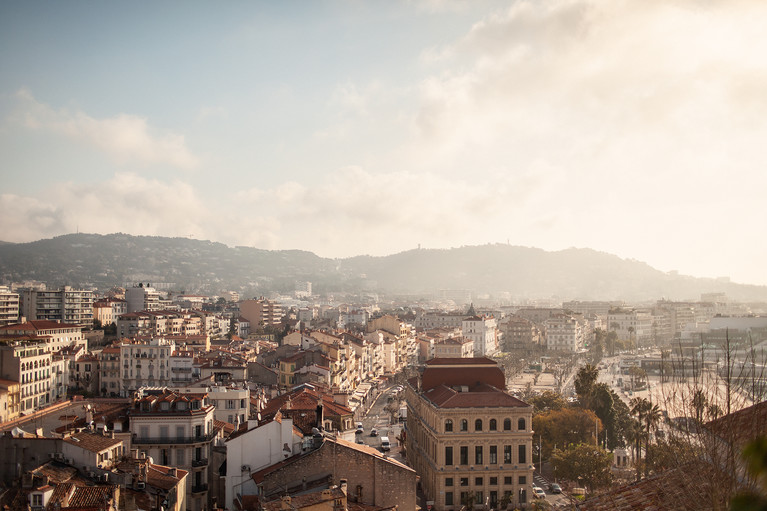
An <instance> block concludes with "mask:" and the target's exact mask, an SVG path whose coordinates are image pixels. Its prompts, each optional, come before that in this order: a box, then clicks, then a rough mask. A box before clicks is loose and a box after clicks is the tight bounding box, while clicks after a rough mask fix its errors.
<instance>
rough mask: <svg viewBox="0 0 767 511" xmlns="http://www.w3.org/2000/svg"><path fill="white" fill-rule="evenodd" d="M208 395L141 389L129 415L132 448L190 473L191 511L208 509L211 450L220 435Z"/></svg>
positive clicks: (188, 503) (188, 497)
mask: <svg viewBox="0 0 767 511" xmlns="http://www.w3.org/2000/svg"><path fill="white" fill-rule="evenodd" d="M214 420H215V417H214V406H213V405H212V404H211V403H210V401H209V399H208V394H207V393H205V392H201V393H187V394H181V393H178V392H172V391H169V390H167V389H142V390H141V392H139V394H138V398H137V399H136V401H135V403H134V405H133V408H132V409H131V411H130V428H131V434H132V441H131V446H132V448H134V449H139V450H141V451H143V452H145V453H146V454H147V455H148V456H150V457H151V458H152V459H153V460H154V461H156V462H158V463H160V464H163V465H170V466H174V467H177V468H179V469H182V470H184V471H187V472H189V479H188V484H187V488H186V491H187V493H186V502H187V509H188V510H189V511H203V510H204V509H208V506H209V502H208V485H209V477H208V473H209V470H208V465H209V460H210V456H211V447H212V446H213V445H214V441H215V439H216V437H218V436H220V434H221V432H220V430H219V429H217V428H216V427H215V423H214Z"/></svg>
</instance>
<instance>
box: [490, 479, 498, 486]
mask: <svg viewBox="0 0 767 511" xmlns="http://www.w3.org/2000/svg"><path fill="white" fill-rule="evenodd" d="M490 486H498V478H497V477H491V478H490Z"/></svg>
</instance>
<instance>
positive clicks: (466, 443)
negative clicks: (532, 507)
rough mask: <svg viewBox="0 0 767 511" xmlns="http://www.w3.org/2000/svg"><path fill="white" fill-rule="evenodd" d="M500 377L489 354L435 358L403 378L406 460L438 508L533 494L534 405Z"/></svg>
mask: <svg viewBox="0 0 767 511" xmlns="http://www.w3.org/2000/svg"><path fill="white" fill-rule="evenodd" d="M505 383H506V377H505V375H504V373H503V370H502V369H501V368H500V367H498V365H497V363H496V362H494V361H492V360H490V359H487V358H447V359H433V360H430V361H428V362H426V368H425V370H424V371H423V373H422V374H421V375H420V376H418V377H415V378H412V379H411V380H409V381H408V385H406V387H405V398H406V400H407V407H408V414H407V430H408V435H407V439H406V446H407V453H408V460H409V461H410V463H411V464H412V467H413V468H414V469H415V471H416V473H417V474H418V475H419V476H420V480H421V486H422V488H423V491H424V493H425V494H426V498H427V500H430V501H433V502H434V508H435V509H436V510H438V511H442V510H458V509H461V508H462V506H464V505H468V504H474V505H478V506H482V505H484V504H485V502H487V503H488V505H489V507H490V508H493V509H498V508H499V504H500V502H501V500H502V499H504V497H505V498H506V500H508V502H509V504H510V507H512V508H513V507H522V506H523V505H524V504H525V503H527V502H528V501H529V500H530V499H531V497H532V495H531V486H532V483H533V479H532V477H533V460H532V438H533V430H532V416H533V407H532V406H530V405H528V404H527V403H525V402H523V401H520V400H519V399H517V398H515V397H514V396H512V395H510V394H508V393H507V392H506V390H505V389H506V386H505ZM472 496H473V499H474V500H473V501H471V502H469V499H470V498H472Z"/></svg>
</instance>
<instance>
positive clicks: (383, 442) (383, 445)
mask: <svg viewBox="0 0 767 511" xmlns="http://www.w3.org/2000/svg"><path fill="white" fill-rule="evenodd" d="M389 449H391V444H390V443H389V437H388V436H382V437H381V450H382V451H388V450H389Z"/></svg>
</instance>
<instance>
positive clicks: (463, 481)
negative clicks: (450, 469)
mask: <svg viewBox="0 0 767 511" xmlns="http://www.w3.org/2000/svg"><path fill="white" fill-rule="evenodd" d="M461 486H469V478H468V477H462V478H461Z"/></svg>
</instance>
